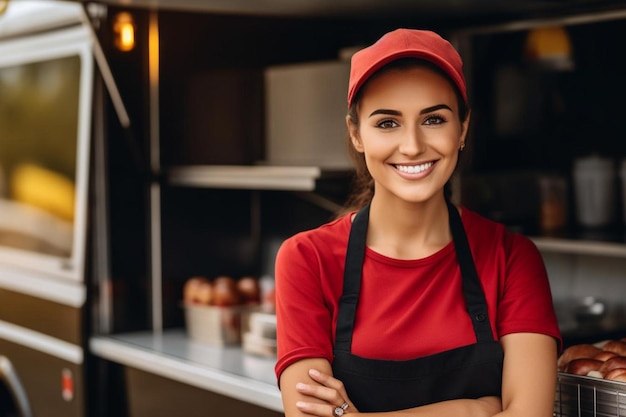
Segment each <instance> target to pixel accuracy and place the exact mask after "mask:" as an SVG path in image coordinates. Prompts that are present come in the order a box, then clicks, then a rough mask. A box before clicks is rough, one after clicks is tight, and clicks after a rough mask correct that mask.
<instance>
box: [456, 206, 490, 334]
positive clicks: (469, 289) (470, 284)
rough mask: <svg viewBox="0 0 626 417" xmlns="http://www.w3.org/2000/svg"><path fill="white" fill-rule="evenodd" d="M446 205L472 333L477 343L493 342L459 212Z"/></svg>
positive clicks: (481, 289)
mask: <svg viewBox="0 0 626 417" xmlns="http://www.w3.org/2000/svg"><path fill="white" fill-rule="evenodd" d="M446 203H447V205H448V213H449V216H450V229H451V231H452V236H453V239H454V248H455V250H456V256H457V260H458V262H459V266H460V268H461V277H463V295H464V296H465V302H466V304H467V312H468V314H469V316H470V318H471V319H472V325H473V326H474V333H475V334H476V341H477V342H479V343H480V342H491V341H493V340H494V339H493V333H492V331H491V322H490V321H489V315H488V314H487V301H486V300H485V293H484V291H483V288H482V286H481V284H480V280H479V279H478V273H477V272H476V265H475V264H474V258H473V257H472V252H471V250H470V245H469V242H468V240H467V235H466V234H465V228H464V227H463V222H462V221H461V216H460V215H459V211H458V210H457V209H456V207H454V205H453V204H452V203H450V202H449V201H446Z"/></svg>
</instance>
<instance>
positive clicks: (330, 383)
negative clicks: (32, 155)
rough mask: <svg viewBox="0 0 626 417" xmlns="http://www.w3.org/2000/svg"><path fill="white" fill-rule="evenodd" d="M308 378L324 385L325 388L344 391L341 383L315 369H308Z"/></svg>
mask: <svg viewBox="0 0 626 417" xmlns="http://www.w3.org/2000/svg"><path fill="white" fill-rule="evenodd" d="M309 376H310V377H311V378H312V379H313V380H314V381H316V382H319V383H320V384H322V385H324V386H325V387H329V388H334V389H336V390H337V391H342V390H344V386H343V382H341V381H340V380H338V379H337V378H334V377H332V376H331V375H328V374H325V373H323V372H320V371H318V370H317V369H310V370H309Z"/></svg>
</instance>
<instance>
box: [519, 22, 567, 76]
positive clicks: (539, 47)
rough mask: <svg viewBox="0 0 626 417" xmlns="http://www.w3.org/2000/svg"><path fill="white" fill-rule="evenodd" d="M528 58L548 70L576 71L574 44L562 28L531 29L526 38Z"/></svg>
mask: <svg viewBox="0 0 626 417" xmlns="http://www.w3.org/2000/svg"><path fill="white" fill-rule="evenodd" d="M525 55H526V58H527V59H528V60H529V61H530V62H531V63H533V64H537V65H538V66H539V67H541V68H543V69H547V70H554V71H571V70H573V69H574V59H573V54H572V42H571V40H570V37H569V34H568V33H567V31H566V30H565V29H564V28H563V27H561V26H552V27H539V28H534V29H531V30H530V31H529V32H528V35H527V36H526V46H525Z"/></svg>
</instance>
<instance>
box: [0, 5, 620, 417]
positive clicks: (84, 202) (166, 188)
mask: <svg viewBox="0 0 626 417" xmlns="http://www.w3.org/2000/svg"><path fill="white" fill-rule="evenodd" d="M261 3H262V4H261ZM400 26H404V27H420V28H428V29H434V30H437V31H439V32H441V33H443V34H445V36H446V37H448V38H449V39H450V40H451V41H452V42H453V43H454V44H455V45H456V46H457V48H458V49H459V51H460V52H461V55H463V57H464V60H465V62H466V68H465V70H466V76H467V79H468V85H469V86H470V97H471V101H472V103H473V113H472V114H473V121H472V127H471V132H470V137H471V139H470V145H469V147H468V149H467V152H466V153H465V155H464V158H466V159H465V160H464V161H463V164H462V166H461V167H460V170H459V172H458V175H457V176H456V177H455V181H454V184H453V185H454V198H456V199H457V201H458V202H461V203H463V204H465V205H467V206H468V207H471V208H473V209H474V210H476V211H479V212H481V213H483V214H485V215H486V216H488V217H490V218H493V219H495V220H498V221H502V222H504V223H505V224H507V226H509V227H511V228H512V229H514V230H518V231H521V232H523V233H525V234H527V235H529V236H530V237H531V238H532V239H533V241H534V242H535V244H536V245H537V247H538V248H539V249H540V251H541V253H542V255H543V257H544V260H545V262H546V266H547V268H548V272H549V276H550V283H551V286H552V291H553V296H554V300H555V307H556V309H557V315H558V317H559V324H560V326H561V330H562V332H563V336H564V341H565V344H566V346H571V345H576V344H582V343H585V344H588V343H597V342H600V341H603V340H609V339H619V338H621V337H625V336H626V299H625V298H624V294H626V272H625V271H626V234H625V232H624V230H625V229H624V224H625V223H626V214H624V209H625V207H626V202H625V198H624V195H625V194H626V187H625V186H624V183H626V162H624V161H626V141H625V140H623V124H622V123H621V121H622V120H623V117H622V113H623V111H624V104H623V102H624V100H623V99H622V97H624V96H625V95H626V82H625V81H624V77H623V74H622V72H623V69H622V65H621V58H620V57H618V56H616V54H617V55H619V53H617V52H616V51H618V50H621V49H620V48H623V47H622V46H621V44H620V42H621V41H620V40H621V39H623V38H624V36H625V35H626V7H624V5H623V4H622V2H619V1H595V2H593V1H592V2H589V1H573V2H545V1H511V2H498V1H487V2H481V3H480V5H477V4H476V2H471V1H424V2H405V1H401V0H393V1H369V2H326V1H322V0H319V1H317V0H315V1H310V2H293V1H287V0H272V1H268V2H256V1H248V0H240V1H233V2H228V1H218V0H155V1H151V0H129V1H124V0H101V1H89V2H80V1H61V0H8V1H7V0H4V1H0V417H8V416H19V417H31V416H35V417H47V416H76V417H83V416H89V417H97V416H103V417H104V416H129V417H139V416H148V415H149V416H151V417H158V416H171V415H186V416H200V415H203V416H204V415H217V414H220V415H224V414H229V415H234V416H240V415H246V416H247V415H250V416H258V417H264V416H268V417H269V416H279V415H281V414H282V404H281V400H280V393H279V390H278V386H277V383H276V380H275V376H274V355H275V349H276V345H275V322H274V321H273V314H272V284H273V272H274V271H273V262H274V256H275V253H276V250H277V248H278V247H279V245H280V243H281V242H282V240H283V239H285V238H286V237H288V236H290V235H292V234H294V233H296V232H298V231H301V230H305V229H308V228H312V227H315V226H317V225H320V224H322V223H324V222H326V221H328V220H329V219H331V218H332V216H333V215H334V214H335V213H336V212H337V211H338V210H339V209H340V208H341V206H342V204H343V203H344V202H345V199H346V197H347V195H348V192H349V190H350V186H351V180H352V167H351V163H350V161H349V158H347V155H346V153H345V148H344V135H345V131H344V130H345V122H344V114H345V93H346V91H347V77H348V71H349V58H350V55H351V53H353V52H354V51H355V50H356V49H358V48H359V47H361V46H363V45H366V44H368V43H371V42H372V41H373V40H375V39H377V38H378V37H379V36H380V34H381V33H383V32H385V31H387V30H389V29H392V28H395V27H400ZM620 56H621V55H620ZM590 161H591V162H590ZM588 164H603V166H608V167H609V170H608V171H607V172H608V174H607V175H605V176H604V177H602V178H598V176H597V175H596V176H594V177H593V178H592V179H589V178H588V177H584V173H585V171H584V167H586V166H588ZM594 172H595V173H596V174H597V173H598V171H594ZM603 172H604V171H603ZM620 175H621V176H620ZM581 178H586V181H587V180H589V181H591V180H593V181H599V182H597V183H593V184H600V185H596V186H591V188H590V187H589V186H588V185H587V186H586V185H585V184H589V182H585V181H581V180H580V179H581ZM592 192H593V193H595V194H593V195H592V194H589V193H592ZM590 201H593V202H594V203H597V204H592V205H589V204H588V202H590ZM220 279H221V280H220ZM218 281H219V282H225V283H226V284H225V287H224V288H225V289H224V292H222V293H221V295H220V296H219V297H218V296H216V295H215V294H217V291H218V290H217V289H216V286H217V282H218ZM207 284H208V285H207ZM206 291H213V292H212V293H207V292H206ZM246 291H252V294H253V295H251V297H252V298H251V299H250V300H252V301H251V302H244V301H243V300H244V295H243V294H250V293H249V292H246ZM208 300H211V301H208ZM624 398H626V385H625V384H620V383H612V382H607V381H603V380H595V379H590V378H578V377H576V376H573V375H569V374H567V373H562V372H560V373H559V384H558V386H557V390H556V392H555V416H561V417H564V416H570V415H572V416H573V415H596V414H589V413H591V412H594V413H595V412H601V413H603V414H598V415H606V416H618V415H625V414H626V401H625V400H624ZM589 409H591V410H595V411H589ZM578 413H581V414H578Z"/></svg>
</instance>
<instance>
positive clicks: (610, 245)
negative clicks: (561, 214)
mask: <svg viewBox="0 0 626 417" xmlns="http://www.w3.org/2000/svg"><path fill="white" fill-rule="evenodd" d="M532 240H533V242H535V245H537V247H538V248H539V250H541V251H545V252H561V253H570V254H575V255H595V256H598V255H599V256H609V257H620V258H626V243H624V242H608V241H595V240H579V239H573V238H570V239H568V238H553V237H532Z"/></svg>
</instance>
